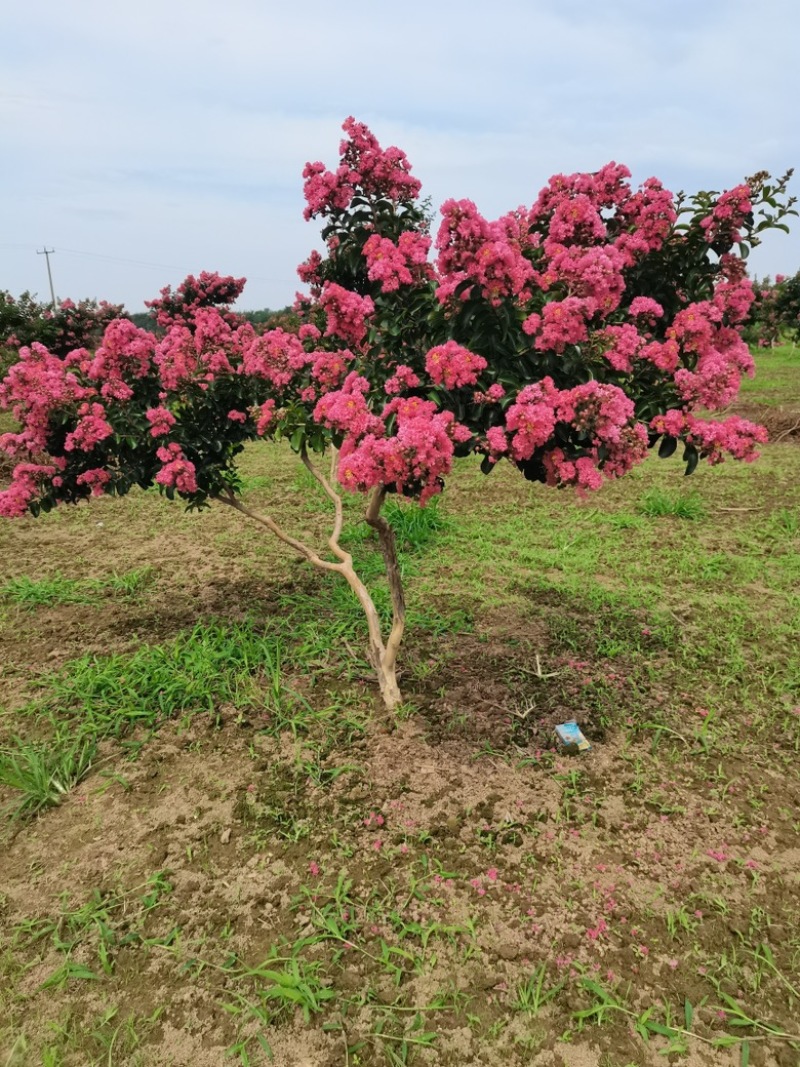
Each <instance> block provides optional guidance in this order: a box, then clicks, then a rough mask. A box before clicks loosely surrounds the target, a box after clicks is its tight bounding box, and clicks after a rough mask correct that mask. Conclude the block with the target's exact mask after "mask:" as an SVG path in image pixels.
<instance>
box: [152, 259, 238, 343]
mask: <svg viewBox="0 0 800 1067" xmlns="http://www.w3.org/2000/svg"><path fill="white" fill-rule="evenodd" d="M246 281H247V279H246V278H234V277H233V276H232V275H230V274H228V275H224V276H223V275H220V274H218V273H217V272H216V271H207V270H204V271H202V273H201V274H200V275H199V277H195V276H194V275H193V274H190V275H188V277H186V278H185V279H184V280H183V281H182V282H181V284H180V285H179V286H178V288H177V289H176V290H175V292H174V293H173V291H172V287H171V286H169V285H166V286H164V288H163V289H162V290H161V296H160V297H158V299H156V300H146V301H145V306H146V307H149V308H151V309H152V311H154V312H155V316H156V322H157V323H158V325H159V326H160V327H161V328H162V329H164V330H168V329H169V328H170V327H171V326H188V327H190V328H191V327H192V325H193V324H194V320H195V316H196V314H197V312H198V311H200V310H201V308H217V309H218V311H219V314H220V315H222V317H223V318H224V319H225V320H226V321H227V322H228V323H229V324H230V325H231V326H236V325H237V324H238V322H239V319H238V317H237V316H236V315H235V314H233V313H232V312H230V311H227V310H225V308H226V307H227V305H229V304H233V303H234V302H235V301H236V300H238V298H239V297H240V296H241V294H242V291H243V290H244V287H245V283H246Z"/></svg>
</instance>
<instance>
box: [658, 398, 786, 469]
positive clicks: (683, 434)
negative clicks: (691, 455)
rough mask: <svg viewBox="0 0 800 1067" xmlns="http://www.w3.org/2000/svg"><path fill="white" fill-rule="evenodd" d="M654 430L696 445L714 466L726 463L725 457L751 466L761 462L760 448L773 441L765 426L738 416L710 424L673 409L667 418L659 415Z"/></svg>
mask: <svg viewBox="0 0 800 1067" xmlns="http://www.w3.org/2000/svg"><path fill="white" fill-rule="evenodd" d="M650 426H651V427H652V429H653V430H655V431H656V433H663V434H667V435H668V436H669V437H675V438H682V439H683V440H684V441H686V443H687V444H690V445H694V446H695V447H696V448H697V450H698V452H699V453H700V455H701V456H702V457H703V458H705V459H708V461H709V462H710V463H712V464H717V463H722V462H723V461H724V459H725V453H727V454H728V455H730V456H732V457H733V458H734V459H740V460H744V461H745V462H746V463H750V462H752V461H753V460H754V459H758V455H759V454H758V452H757V451H756V446H757V445H759V444H762V445H764V444H766V443H767V441H768V440H769V436H768V434H767V431H766V430H765V429H764V427H763V426H757V425H756V424H755V423H753V422H749V421H748V420H747V419H741V418H739V416H738V415H732V416H731V417H730V418H728V419H723V420H721V421H717V422H710V421H706V420H704V419H698V418H695V416H694V415H690V414H688V413H687V412H685V411H679V410H678V409H676V408H673V409H671V410H670V411H667V412H666V414H664V415H657V416H656V417H655V418H654V419H653V420H652V421H651V423H650Z"/></svg>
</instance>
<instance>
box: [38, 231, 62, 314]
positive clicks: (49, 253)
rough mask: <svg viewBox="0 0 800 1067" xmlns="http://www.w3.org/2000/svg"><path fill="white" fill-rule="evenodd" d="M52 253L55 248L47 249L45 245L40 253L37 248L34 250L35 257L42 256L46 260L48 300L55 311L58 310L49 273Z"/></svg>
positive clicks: (51, 276) (51, 277)
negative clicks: (48, 283)
mask: <svg viewBox="0 0 800 1067" xmlns="http://www.w3.org/2000/svg"><path fill="white" fill-rule="evenodd" d="M54 252H55V248H48V247H47V245H45V247H44V248H43V249H42V250H41V252H40V251H39V249H38V248H37V249H36V255H37V256H44V257H45V259H46V260H47V277H48V280H49V282H50V299H51V300H52V301H53V311H57V310H58V308H57V307H56V293H55V290H54V289H53V275H52V273H51V271H50V257H51V256H52V255H53V253H54Z"/></svg>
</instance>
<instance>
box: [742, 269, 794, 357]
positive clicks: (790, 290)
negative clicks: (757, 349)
mask: <svg viewBox="0 0 800 1067" xmlns="http://www.w3.org/2000/svg"><path fill="white" fill-rule="evenodd" d="M755 294H756V299H755V301H754V303H753V307H752V310H751V312H750V320H749V322H748V324H747V329H746V331H745V336H746V337H747V338H748V340H750V341H751V342H752V343H753V344H757V345H761V346H762V347H766V346H767V345H769V346H774V345H776V344H780V343H781V341H782V340H783V339H784V338H788V339H789V340H790V341H791V342H792V345H793V346H794V345H797V343H798V341H800V271H798V272H797V273H796V274H794V275H792V277H790V278H787V277H786V276H785V275H784V274H776V275H775V281H774V282H772V281H770V279H769V278H765V279H764V280H763V281H761V282H759V283H758V284H757V285H756V287H755Z"/></svg>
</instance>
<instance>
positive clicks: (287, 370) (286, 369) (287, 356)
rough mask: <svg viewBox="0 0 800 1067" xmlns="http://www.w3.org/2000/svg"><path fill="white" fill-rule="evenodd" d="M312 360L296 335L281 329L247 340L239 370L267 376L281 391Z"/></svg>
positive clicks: (246, 374)
mask: <svg viewBox="0 0 800 1067" xmlns="http://www.w3.org/2000/svg"><path fill="white" fill-rule="evenodd" d="M312 361H313V356H310V355H309V354H308V353H307V352H306V351H305V349H304V348H303V343H302V341H301V340H300V338H299V337H297V336H296V334H293V333H287V332H286V331H285V330H282V329H280V328H278V329H275V330H268V331H267V332H266V333H263V334H261V335H260V336H258V335H256V334H253V335H252V336H251V337H249V338H248V339H246V340H245V341H244V344H243V347H242V361H241V364H240V365H239V367H238V373H239V374H241V375H245V376H249V377H253V378H260V379H263V380H264V381H267V382H269V383H270V385H272V386H273V388H275V389H276V390H278V391H279V392H280V391H282V390H284V389H286V387H287V386H288V385H289V383H290V382H291V381H292V380H293V378H294V376H295V375H296V374H297V372H298V371H300V370H302V369H303V367H305V366H306V365H307V364H308V363H310V362H312Z"/></svg>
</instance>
